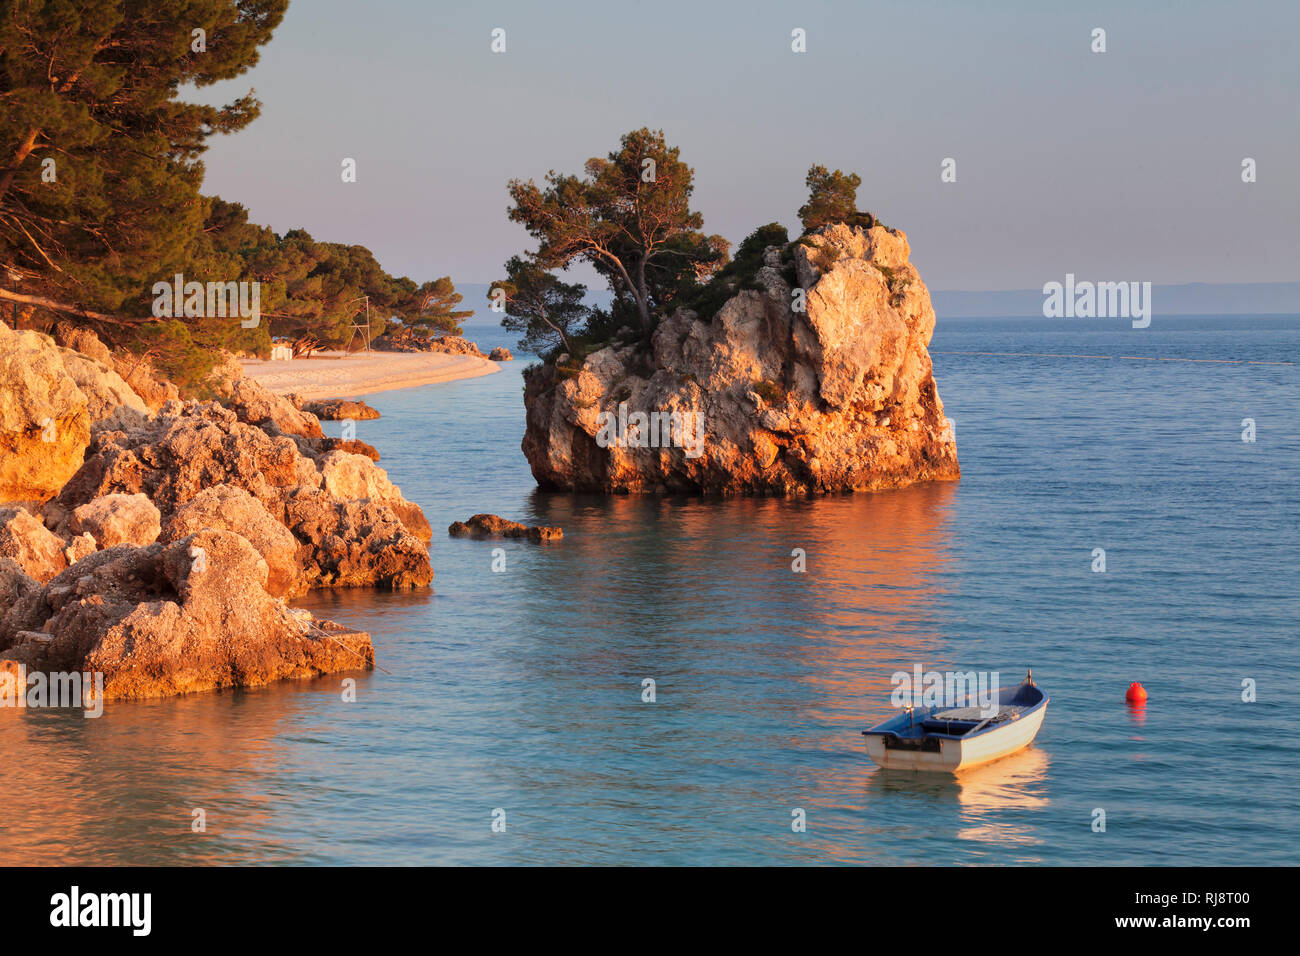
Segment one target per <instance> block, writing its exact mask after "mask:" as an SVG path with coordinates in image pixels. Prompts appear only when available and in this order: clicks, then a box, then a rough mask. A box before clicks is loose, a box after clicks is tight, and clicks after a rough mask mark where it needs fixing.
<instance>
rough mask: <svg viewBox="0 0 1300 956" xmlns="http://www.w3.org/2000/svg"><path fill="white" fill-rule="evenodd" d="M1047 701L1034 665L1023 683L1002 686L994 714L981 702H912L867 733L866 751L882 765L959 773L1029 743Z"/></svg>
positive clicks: (1045, 713)
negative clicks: (920, 704)
mask: <svg viewBox="0 0 1300 956" xmlns="http://www.w3.org/2000/svg"><path fill="white" fill-rule="evenodd" d="M1047 701H1048V697H1047V695H1046V694H1044V693H1043V692H1042V690H1040V689H1039V687H1038V685H1037V684H1035V683H1034V674H1033V671H1030V672H1029V676H1028V677H1026V678H1025V681H1024V683H1023V684H1020V685H1018V686H1016V687H1004V688H1002V689H1001V690H1000V691H998V709H997V713H995V714H993V715H991V716H984V714H983V712H982V711H981V710H980V708H979V707H949V708H941V707H909V708H907V709H906V710H904V711H903V712H902V713H900V714H898V715H897V716H896V717H891V718H890V719H889V720H887V721H885V722H884V723H883V724H877V725H876V726H874V727H872V728H871V729H870V730H864V731H862V733H863V736H865V737H866V738H867V753H868V754H869V755H870V756H871V759H872V760H874V761H875V762H876V763H878V764H880V766H882V767H886V768H888V769H891V770H892V769H899V770H937V771H939V772H941V773H955V772H956V771H958V770H965V769H967V768H969V767H977V766H979V765H980V764H985V763H989V762H990V761H992V760H997V759H998V758H1000V757H1005V756H1007V755H1008V754H1013V753H1015V752H1016V751H1017V750H1021V749H1023V748H1025V747H1027V746H1029V744H1030V743H1032V742H1033V739H1034V737H1035V736H1037V734H1038V728H1040V727H1041V726H1043V718H1044V717H1045V716H1047Z"/></svg>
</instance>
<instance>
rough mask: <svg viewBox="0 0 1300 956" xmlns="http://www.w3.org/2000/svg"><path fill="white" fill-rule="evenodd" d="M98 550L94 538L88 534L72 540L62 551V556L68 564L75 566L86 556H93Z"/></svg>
mask: <svg viewBox="0 0 1300 956" xmlns="http://www.w3.org/2000/svg"><path fill="white" fill-rule="evenodd" d="M98 550H99V546H98V545H97V544H96V543H95V538H94V536H93V535H90V534H79V535H77V536H76V537H75V538H73V539H72V543H71V544H69V545H68V546H67V547H66V548H64V549H63V554H64V556H65V557H66V558H67V559H68V564H70V565H71V564H76V563H77V562H78V561H80V560H81V559H82V558H84V557H85V556H86V555H88V554H94V553H95V552H96V551H98Z"/></svg>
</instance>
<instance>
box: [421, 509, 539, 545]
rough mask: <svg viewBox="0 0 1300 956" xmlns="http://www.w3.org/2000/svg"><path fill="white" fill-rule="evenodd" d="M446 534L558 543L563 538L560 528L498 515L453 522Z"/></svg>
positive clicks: (475, 516) (462, 536) (460, 536)
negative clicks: (524, 522)
mask: <svg viewBox="0 0 1300 956" xmlns="http://www.w3.org/2000/svg"><path fill="white" fill-rule="evenodd" d="M447 533H448V534H449V535H451V536H452V537H453V538H528V539H529V540H530V541H558V540H560V539H561V538H563V537H564V531H563V530H562V529H560V528H556V527H551V526H545V525H535V526H531V527H530V526H529V525H525V524H520V523H519V522H518V521H510V520H509V519H507V518H502V517H501V516H500V515H489V514H481V515H474V517H472V518H470V519H469V520H468V521H455V522H453V523H452V524H451V525H450V526H449V527H448V528H447Z"/></svg>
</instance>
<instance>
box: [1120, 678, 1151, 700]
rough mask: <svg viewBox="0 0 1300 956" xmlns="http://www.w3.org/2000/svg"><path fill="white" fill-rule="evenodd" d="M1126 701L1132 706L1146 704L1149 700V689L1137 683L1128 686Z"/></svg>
mask: <svg viewBox="0 0 1300 956" xmlns="http://www.w3.org/2000/svg"><path fill="white" fill-rule="evenodd" d="M1124 699H1125V700H1126V701H1128V702H1129V703H1130V704H1145V703H1146V699H1147V689H1146V688H1145V687H1143V686H1142V685H1141V684H1139V683H1138V682H1137V681H1134V682H1133V683H1131V684H1129V685H1128V693H1127V694H1125V695H1124Z"/></svg>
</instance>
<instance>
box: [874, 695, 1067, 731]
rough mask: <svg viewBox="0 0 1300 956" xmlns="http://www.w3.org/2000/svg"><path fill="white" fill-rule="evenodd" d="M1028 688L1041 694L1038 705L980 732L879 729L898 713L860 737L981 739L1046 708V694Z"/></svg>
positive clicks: (990, 725)
mask: <svg viewBox="0 0 1300 956" xmlns="http://www.w3.org/2000/svg"><path fill="white" fill-rule="evenodd" d="M1024 686H1025V685H1024V684H1020V685H1017V691H1019V689H1020V688H1021V687H1024ZM1030 686H1032V687H1034V688H1035V689H1036V690H1038V692H1039V693H1040V694H1042V699H1041V700H1039V701H1038V703H1036V704H1034V705H1033V706H1032V707H1029V708H1028V709H1026V710H1023V711H1021V712H1020V713H1019V714H1017V715H1016V716H1015V718H1013V719H1012V720H1002V721H998V722H997V723H994V724H989V726H988V727H985V728H984V729H982V730H971V731H967V732H966V733H964V734H946V733H940V732H938V731H924V730H923V731H922V732H921V733H919V734H908V735H903V734H899V733H898V732H897V731H894V730H882V729H881V728H883V727H884V726H885V725H886V724H890V723H893V722H894V721H895V720H898V719H899V718H900V717H902V716H903V715H902V714H901V713H900V714H897V715H895V716H893V717H890V718H889V719H888V720H886V721H883V722H881V723H879V724H876V725H875V726H874V727H871V728H869V729H867V730H864V731H862V736H864V737H900V738H903V739H907V740H924V739H925V738H926V737H937V738H939V739H940V740H975V739H976V738H978V737H983V736H985V735H986V734H991V733H995V732H996V731H999V730H1003V729H1005V728H1008V727H1013V726H1015V725H1016V724H1018V723H1019V722H1020V721H1022V720H1024V719H1025V718H1026V717H1028V716H1029V715H1030V714H1032V713H1034V712H1035V711H1037V710H1038V709H1039V708H1042V707H1046V706H1047V704H1048V702H1049V701H1050V700H1051V698H1050V697H1048V696H1047V693H1046V692H1045V691H1044V690H1043V689H1042V688H1040V687H1038V685H1037V684H1032V685H1030ZM913 726H917V727H919V726H920V724H919V723H918V724H914V725H913Z"/></svg>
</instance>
